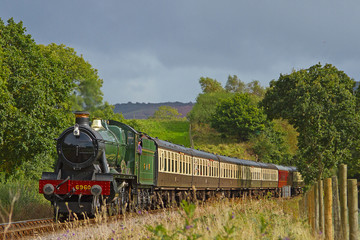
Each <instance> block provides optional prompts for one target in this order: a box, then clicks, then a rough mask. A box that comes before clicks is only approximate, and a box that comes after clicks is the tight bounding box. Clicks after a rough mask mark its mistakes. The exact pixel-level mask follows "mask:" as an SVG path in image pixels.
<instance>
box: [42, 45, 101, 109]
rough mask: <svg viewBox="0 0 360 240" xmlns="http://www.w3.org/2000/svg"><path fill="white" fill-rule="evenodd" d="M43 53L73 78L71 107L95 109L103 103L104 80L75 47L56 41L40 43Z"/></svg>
mask: <svg viewBox="0 0 360 240" xmlns="http://www.w3.org/2000/svg"><path fill="white" fill-rule="evenodd" d="M40 49H41V52H42V54H43V55H44V56H45V57H46V58H50V59H53V61H54V62H55V63H56V66H55V67H57V68H60V69H62V71H63V72H62V73H63V74H64V75H66V76H67V77H69V78H70V79H71V80H72V83H73V84H74V85H73V89H72V92H71V98H70V103H71V105H72V106H71V109H72V110H86V111H90V112H91V111H94V110H96V109H97V108H98V107H100V106H101V105H102V101H103V97H102V96H103V93H102V92H101V90H100V88H101V87H102V84H103V80H102V79H100V78H99V76H98V72H97V70H96V69H94V68H93V67H92V66H91V64H90V63H89V62H88V61H85V59H84V58H83V56H82V55H80V56H78V55H77V53H76V52H75V50H74V49H73V48H70V47H66V46H65V45H63V44H61V45H56V44H55V43H52V44H49V45H47V46H43V45H40Z"/></svg>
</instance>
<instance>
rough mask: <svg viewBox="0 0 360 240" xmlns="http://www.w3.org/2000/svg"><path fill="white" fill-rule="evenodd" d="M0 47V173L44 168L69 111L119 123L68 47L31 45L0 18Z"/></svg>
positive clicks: (88, 69) (87, 68)
mask: <svg viewBox="0 0 360 240" xmlns="http://www.w3.org/2000/svg"><path fill="white" fill-rule="evenodd" d="M0 46H1V47H0V121H1V123H2V125H1V128H0V173H1V172H2V173H5V174H6V176H9V175H11V174H14V173H19V172H20V173H21V172H22V173H26V174H27V175H28V176H30V175H29V174H35V173H41V171H42V170H44V169H46V168H50V167H51V166H52V164H53V160H54V158H55V154H56V152H55V142H54V139H55V138H57V137H58V135H59V133H60V132H61V131H62V130H63V129H65V128H66V127H68V126H69V125H70V124H73V122H74V119H73V114H72V113H71V111H73V110H87V111H90V112H91V113H92V114H94V116H98V117H105V118H112V119H116V120H121V119H123V118H122V116H121V115H119V114H114V113H113V106H111V105H109V104H108V103H106V102H105V103H104V104H103V103H102V92H101V90H100V88H101V86H102V83H103V82H102V80H101V79H100V78H99V77H98V75H97V70H96V69H94V68H92V66H91V65H90V63H88V62H87V61H85V60H84V58H83V57H82V56H78V55H77V54H76V52H75V51H74V49H72V48H68V47H66V46H65V45H56V44H50V45H48V46H43V45H37V44H36V42H35V41H34V40H33V39H32V37H31V36H30V35H29V34H26V28H25V27H24V26H23V23H22V22H19V23H15V22H14V20H13V19H9V20H8V22H7V24H5V23H4V22H3V21H2V20H1V19H0ZM36 169H38V170H36ZM0 177H1V176H0Z"/></svg>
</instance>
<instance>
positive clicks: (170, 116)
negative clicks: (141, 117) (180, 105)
mask: <svg viewBox="0 0 360 240" xmlns="http://www.w3.org/2000/svg"><path fill="white" fill-rule="evenodd" d="M181 115H182V114H181V113H179V112H178V110H177V109H176V108H173V107H170V106H161V107H159V108H158V110H156V111H155V112H154V115H153V116H152V117H150V118H152V119H158V120H176V119H178V118H180V117H181Z"/></svg>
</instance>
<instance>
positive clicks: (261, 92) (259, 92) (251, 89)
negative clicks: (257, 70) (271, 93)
mask: <svg viewBox="0 0 360 240" xmlns="http://www.w3.org/2000/svg"><path fill="white" fill-rule="evenodd" d="M245 91H246V92H247V93H250V94H251V95H255V96H257V97H259V98H260V99H262V98H263V97H264V96H265V92H266V90H265V88H264V87H262V86H261V85H260V82H259V81H258V80H254V81H252V82H250V83H248V84H246V90H245Z"/></svg>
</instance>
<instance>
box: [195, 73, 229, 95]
mask: <svg viewBox="0 0 360 240" xmlns="http://www.w3.org/2000/svg"><path fill="white" fill-rule="evenodd" d="M199 83H200V85H201V89H202V91H203V93H213V92H222V91H224V88H223V87H222V86H221V83H219V82H218V81H216V79H212V78H208V77H206V78H205V77H201V78H200V80H199Z"/></svg>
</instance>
